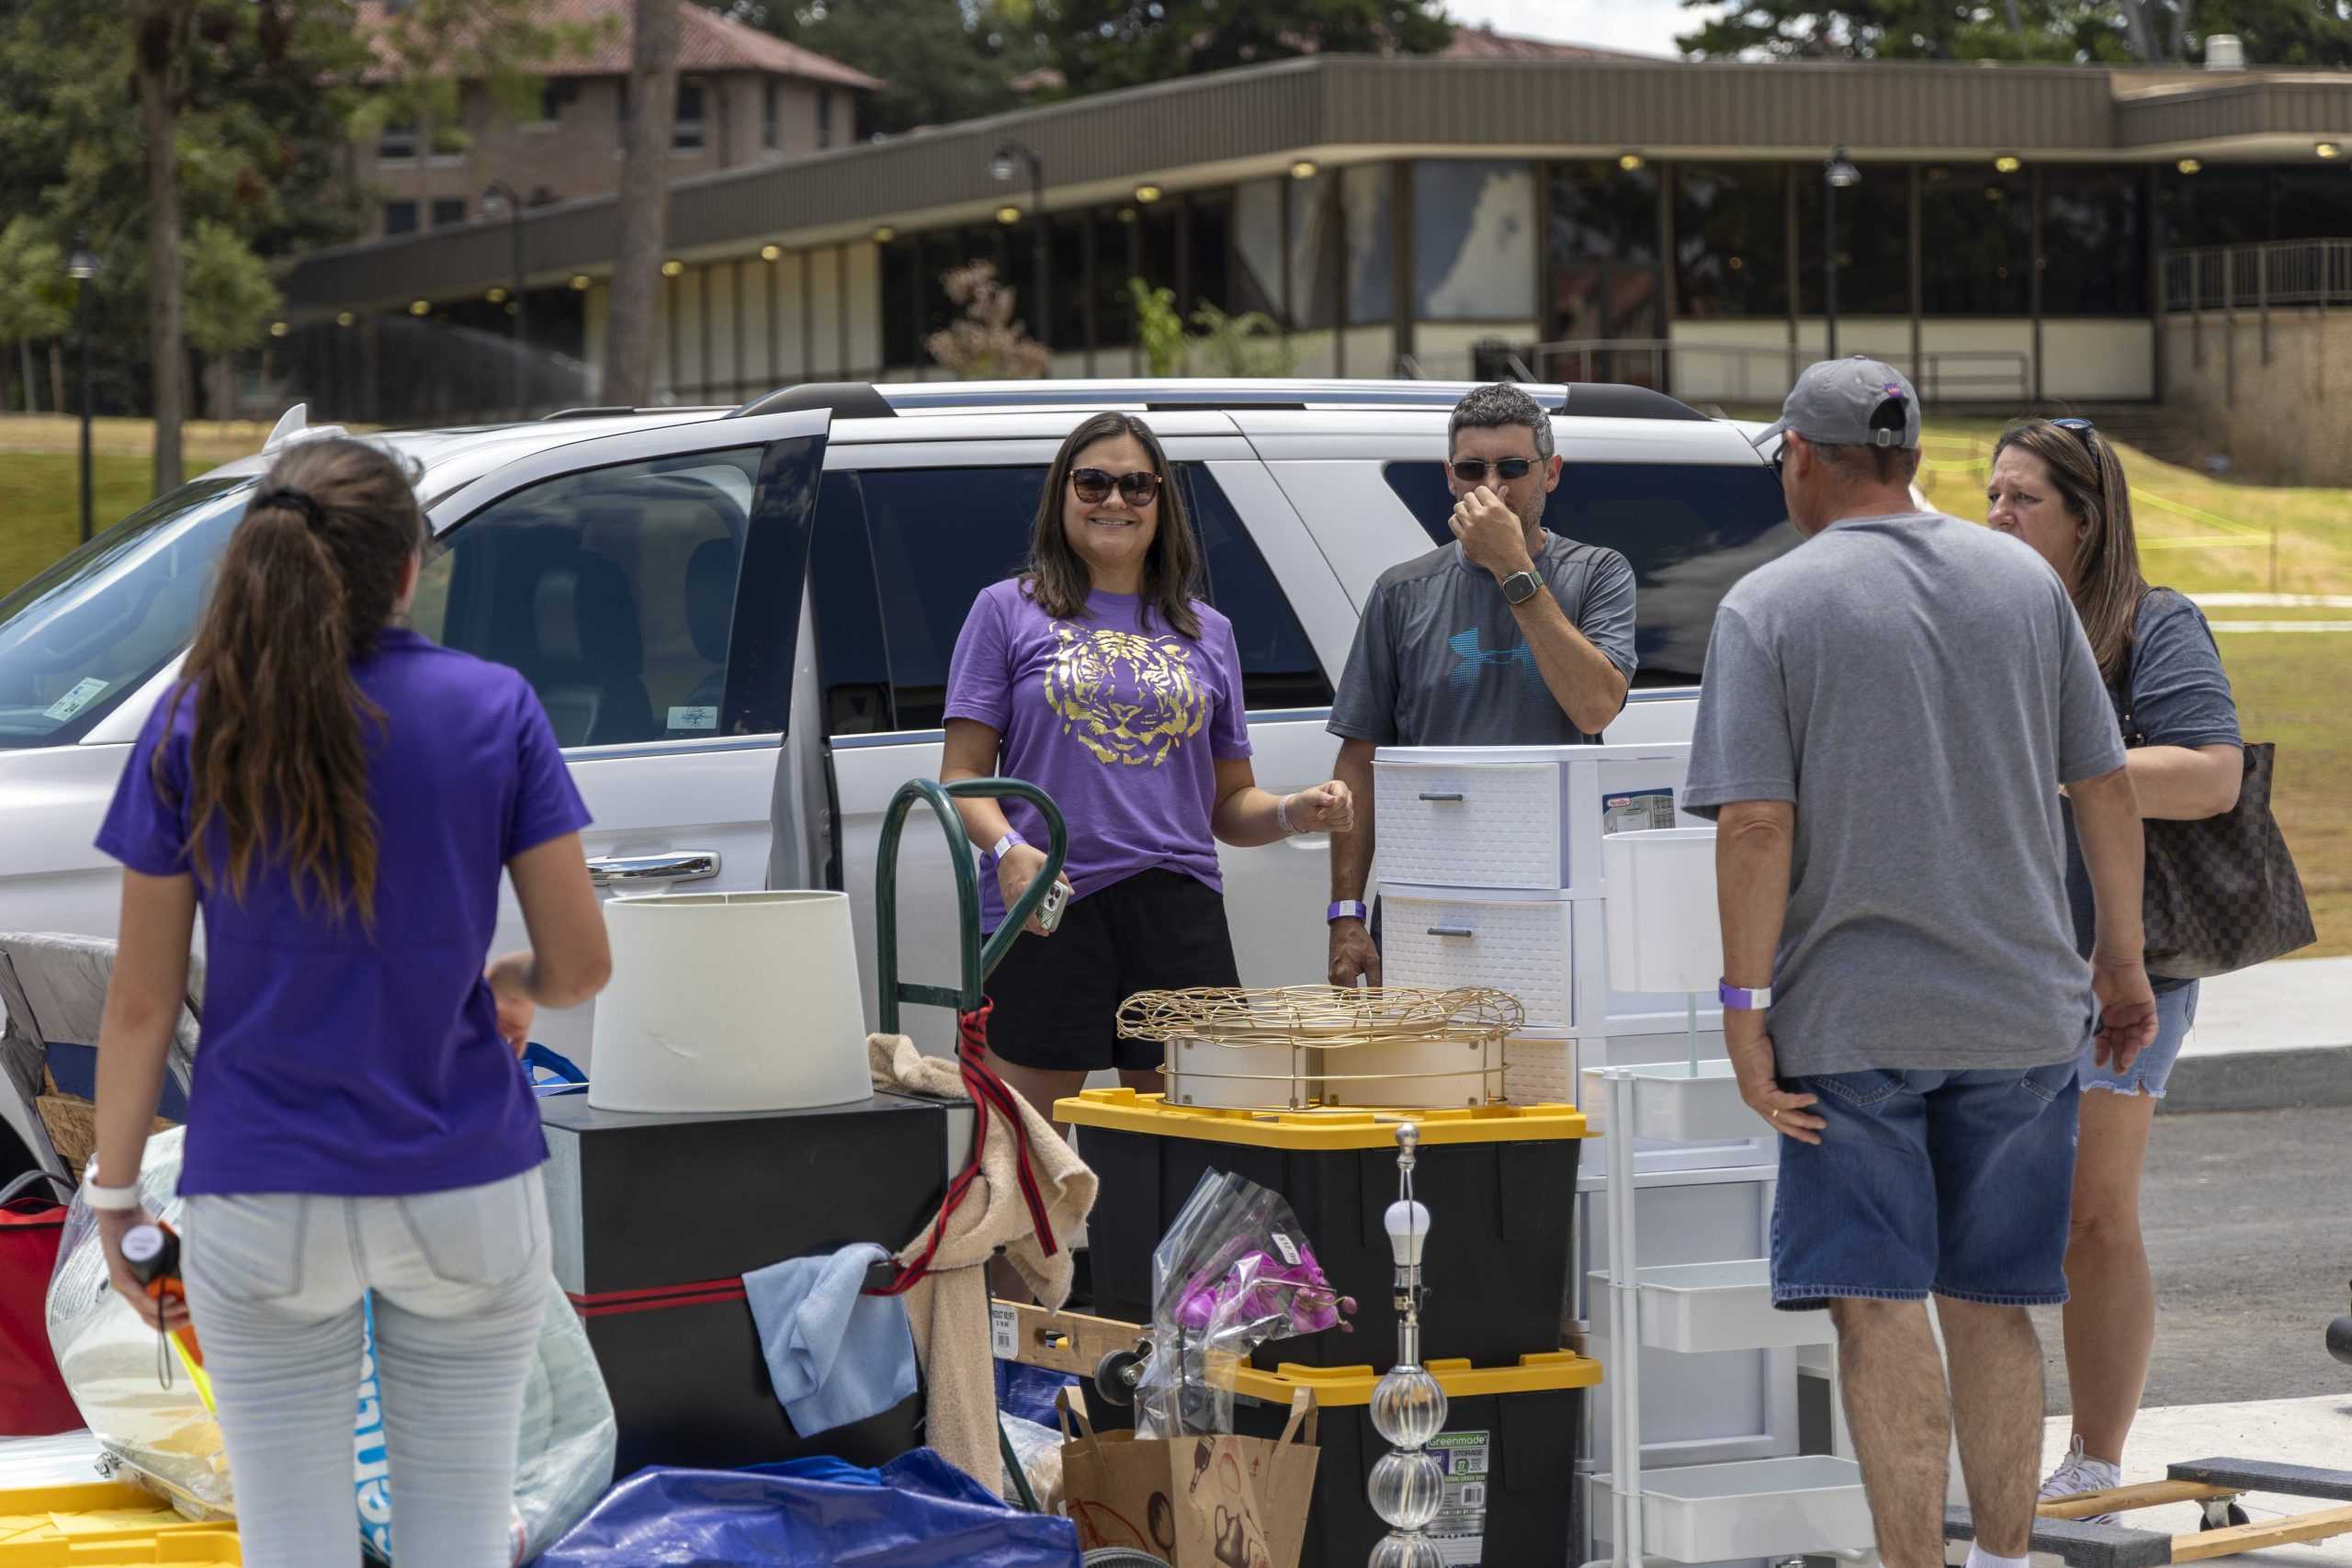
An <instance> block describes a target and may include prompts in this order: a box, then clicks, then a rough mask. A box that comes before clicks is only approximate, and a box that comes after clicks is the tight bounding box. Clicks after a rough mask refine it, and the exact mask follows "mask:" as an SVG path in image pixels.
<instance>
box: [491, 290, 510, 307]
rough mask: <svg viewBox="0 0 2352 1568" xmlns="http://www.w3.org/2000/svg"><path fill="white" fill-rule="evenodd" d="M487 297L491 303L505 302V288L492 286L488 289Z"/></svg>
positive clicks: (499, 303)
mask: <svg viewBox="0 0 2352 1568" xmlns="http://www.w3.org/2000/svg"><path fill="white" fill-rule="evenodd" d="M489 299H490V302H491V303H492V304H493V305H503V304H505V303H506V290H505V289H504V288H492V290H491V291H490V295H489Z"/></svg>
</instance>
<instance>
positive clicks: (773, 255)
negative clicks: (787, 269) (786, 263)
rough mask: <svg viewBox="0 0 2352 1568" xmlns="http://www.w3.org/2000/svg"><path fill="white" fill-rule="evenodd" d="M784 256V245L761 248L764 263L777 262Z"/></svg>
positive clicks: (761, 257)
mask: <svg viewBox="0 0 2352 1568" xmlns="http://www.w3.org/2000/svg"><path fill="white" fill-rule="evenodd" d="M783 254H784V247H783V246H782V245H762V246H761V247H760V259H761V260H762V261H763V262H772V261H775V260H777V259H778V258H780V257H781V256H782V255H783Z"/></svg>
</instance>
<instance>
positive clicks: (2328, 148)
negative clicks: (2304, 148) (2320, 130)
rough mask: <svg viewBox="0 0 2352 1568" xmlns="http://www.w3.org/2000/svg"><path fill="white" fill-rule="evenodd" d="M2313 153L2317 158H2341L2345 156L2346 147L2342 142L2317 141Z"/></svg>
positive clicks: (2313, 146)
mask: <svg viewBox="0 0 2352 1568" xmlns="http://www.w3.org/2000/svg"><path fill="white" fill-rule="evenodd" d="M2312 155H2313V156H2315V157H2321V158H2341V157H2342V156H2344V147H2343V144H2342V143H2341V142H2336V141H2315V142H2313V143H2312Z"/></svg>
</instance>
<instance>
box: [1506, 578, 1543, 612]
mask: <svg viewBox="0 0 2352 1568" xmlns="http://www.w3.org/2000/svg"><path fill="white" fill-rule="evenodd" d="M1543 591H1544V583H1543V580H1542V579H1540V578H1538V577H1537V576H1536V575H1535V574H1534V573H1533V572H1532V571H1514V572H1512V573H1511V574H1510V576H1509V577H1506V578H1504V579H1503V597H1504V598H1506V599H1508V600H1510V602H1511V603H1512V604H1526V603H1527V602H1528V601H1529V600H1530V599H1532V598H1534V597H1535V596H1536V595H1537V594H1538V593H1541V592H1543Z"/></svg>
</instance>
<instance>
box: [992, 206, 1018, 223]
mask: <svg viewBox="0 0 2352 1568" xmlns="http://www.w3.org/2000/svg"><path fill="white" fill-rule="evenodd" d="M996 220H997V221H998V222H1000V223H1005V224H1012V223H1018V222H1020V221H1021V209H1019V208H1017V207H1012V206H1010V205H1008V206H1004V207H1000V208H998V209H996Z"/></svg>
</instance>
